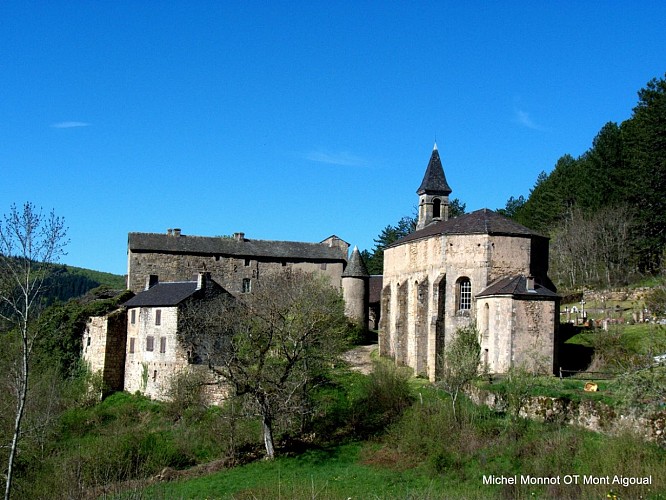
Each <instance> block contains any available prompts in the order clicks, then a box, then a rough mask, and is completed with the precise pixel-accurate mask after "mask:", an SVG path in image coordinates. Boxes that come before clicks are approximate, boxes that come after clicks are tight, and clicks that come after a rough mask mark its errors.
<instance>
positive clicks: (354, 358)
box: [342, 344, 379, 375]
mask: <svg viewBox="0 0 666 500" xmlns="http://www.w3.org/2000/svg"><path fill="white" fill-rule="evenodd" d="M377 349H379V346H377V344H370V345H360V346H358V347H354V348H353V349H351V350H350V351H347V352H346V353H344V354H343V355H342V359H344V360H345V361H346V362H347V363H349V364H350V368H351V369H352V370H355V371H358V372H361V373H363V374H365V375H367V374H368V373H370V372H371V371H372V360H371V358H370V355H371V354H372V352H373V351H376V350H377Z"/></svg>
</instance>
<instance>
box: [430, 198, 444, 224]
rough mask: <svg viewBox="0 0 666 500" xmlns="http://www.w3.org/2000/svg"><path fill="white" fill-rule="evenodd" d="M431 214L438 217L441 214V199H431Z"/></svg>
mask: <svg viewBox="0 0 666 500" xmlns="http://www.w3.org/2000/svg"><path fill="white" fill-rule="evenodd" d="M432 216H433V218H435V219H439V218H440V217H441V216H442V200H440V199H439V198H435V199H434V200H432Z"/></svg>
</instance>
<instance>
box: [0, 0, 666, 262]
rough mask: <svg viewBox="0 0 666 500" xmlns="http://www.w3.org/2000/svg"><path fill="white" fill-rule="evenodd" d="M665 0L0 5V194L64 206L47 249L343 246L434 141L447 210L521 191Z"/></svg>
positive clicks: (602, 94) (657, 23) (631, 72)
mask: <svg viewBox="0 0 666 500" xmlns="http://www.w3.org/2000/svg"><path fill="white" fill-rule="evenodd" d="M664 19H666V2H663V1H640V2H637V1H635V0H632V1H619V0H618V1H607V2H598V1H589V2H580V1H576V2H568V1H558V2H545V1H544V2H538V1H529V2H518V1H511V2H494V1H492V2H491V1H487V2H452V1H446V2H444V1H442V2H407V1H405V2H362V1H361V2H359V1H354V2H330V1H329V2H319V1H309V2H296V1H290V2H277V1H270V2H231V1H214V2H212V1H211V2H204V1H187V2H185V1H183V2H170V1H167V2H157V1H123V0H118V1H96V2H90V1H85V2H84V1H81V2H76V1H66V2H65V1H63V2H47V1H39V2H29V1H20V2H18V1H11V0H10V1H3V2H1V3H0V47H2V48H1V49H0V172H1V175H2V181H1V183H0V213H6V212H7V211H8V210H9V208H10V206H11V204H12V203H16V204H19V205H20V204H22V203H23V202H25V201H28V200H29V201H32V202H33V203H35V204H36V205H38V206H42V207H43V208H44V210H45V211H49V210H51V209H53V210H54V211H55V212H56V213H57V214H58V215H61V216H63V217H65V219H66V222H67V225H68V226H69V236H70V238H71V242H70V244H69V246H68V248H67V250H68V255H67V256H66V257H65V258H64V262H65V263H67V264H70V265H75V266H82V267H88V268H92V269H97V270H101V271H108V272H113V273H118V274H124V273H125V272H126V245H127V233H128V232H130V231H142V232H163V231H166V229H167V228H171V227H180V228H182V230H183V233H185V234H196V235H206V236H215V235H226V234H231V233H234V232H239V231H240V232H245V233H246V237H248V238H255V239H268V240H297V241H313V242H314V241H320V240H322V239H324V238H326V237H328V236H329V235H331V234H337V235H338V236H340V237H341V238H343V239H344V240H346V241H348V242H349V243H351V244H352V245H358V247H359V248H361V249H372V247H373V246H374V243H373V239H374V238H375V237H376V236H377V235H378V234H379V233H380V231H381V230H382V228H384V227H385V226H386V225H388V224H395V223H396V222H397V221H398V220H399V219H400V218H401V217H402V216H403V215H409V214H411V213H412V212H413V208H414V206H415V205H416V203H417V196H416V194H415V191H416V189H417V188H418V186H419V184H420V182H421V178H422V176H423V173H424V171H425V167H426V165H427V163H428V159H429V157H430V152H431V150H432V146H433V143H434V142H435V140H436V141H437V144H438V148H439V151H440V155H441V157H442V162H443V164H444V169H445V172H446V176H447V179H448V181H449V184H450V185H451V187H452V189H453V194H452V197H457V198H459V199H460V200H461V201H462V202H464V203H466V205H467V209H468V211H471V210H475V209H478V208H483V207H488V208H491V209H496V208H500V207H503V206H504V204H505V203H506V200H507V199H508V198H509V197H510V196H512V195H513V196H518V195H520V194H523V195H525V196H526V195H527V194H528V193H529V190H530V188H531V187H532V186H533V184H534V181H535V180H536V177H537V175H538V174H539V172H541V171H542V170H545V171H547V172H549V171H551V170H552V168H553V166H554V165H555V162H556V161H557V159H558V158H559V157H561V156H562V155H564V154H567V153H569V154H572V155H574V156H578V155H580V154H582V153H583V152H585V150H587V149H588V148H589V147H590V145H591V142H592V140H593V138H594V136H595V135H596V133H597V132H598V131H599V129H600V128H601V127H602V126H603V125H604V124H605V123H606V122H608V121H616V122H621V121H623V120H625V119H627V118H629V117H630V115H631V110H632V108H633V107H634V105H635V104H636V102H637V96H636V92H637V91H638V90H639V89H640V88H642V87H644V86H645V84H646V83H647V82H648V81H649V80H650V79H651V78H654V77H663V76H664V72H665V71H666V64H665V62H666V29H664Z"/></svg>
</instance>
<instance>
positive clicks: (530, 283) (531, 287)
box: [525, 276, 535, 292]
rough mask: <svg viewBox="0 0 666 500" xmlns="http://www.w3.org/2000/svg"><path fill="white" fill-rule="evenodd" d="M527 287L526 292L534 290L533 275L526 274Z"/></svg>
mask: <svg viewBox="0 0 666 500" xmlns="http://www.w3.org/2000/svg"><path fill="white" fill-rule="evenodd" d="M525 288H527V291H528V292H534V291H535V289H534V276H528V277H527V285H526V286H525Z"/></svg>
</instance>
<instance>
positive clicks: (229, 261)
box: [127, 251, 344, 294]
mask: <svg viewBox="0 0 666 500" xmlns="http://www.w3.org/2000/svg"><path fill="white" fill-rule="evenodd" d="M285 267H291V268H292V269H298V270H302V271H306V272H321V273H324V274H326V275H328V276H329V277H330V279H331V284H332V285H333V286H334V287H336V288H337V289H340V288H341V286H342V271H343V267H344V266H343V263H342V262H286V261H279V260H275V261H271V260H258V259H251V258H248V259H245V258H236V257H228V256H215V255H186V254H171V253H157V252H155V253H151V252H131V251H130V252H129V255H128V278H127V279H128V285H127V286H128V288H129V289H130V290H132V291H133V292H134V293H138V292H140V291H142V290H143V289H144V288H145V285H146V278H147V277H148V276H150V275H151V274H154V275H157V276H158V277H159V280H160V281H187V280H191V279H192V277H193V276H194V275H196V274H197V273H199V272H203V271H206V272H210V273H211V277H212V279H213V280H215V281H216V282H217V283H219V284H220V285H221V286H222V287H223V288H224V289H226V290H227V291H229V292H231V293H233V294H238V293H241V292H242V291H243V280H251V281H252V280H256V279H258V278H260V277H261V276H262V275H263V274H265V273H267V272H276V271H280V270H281V269H284V268H285Z"/></svg>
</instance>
